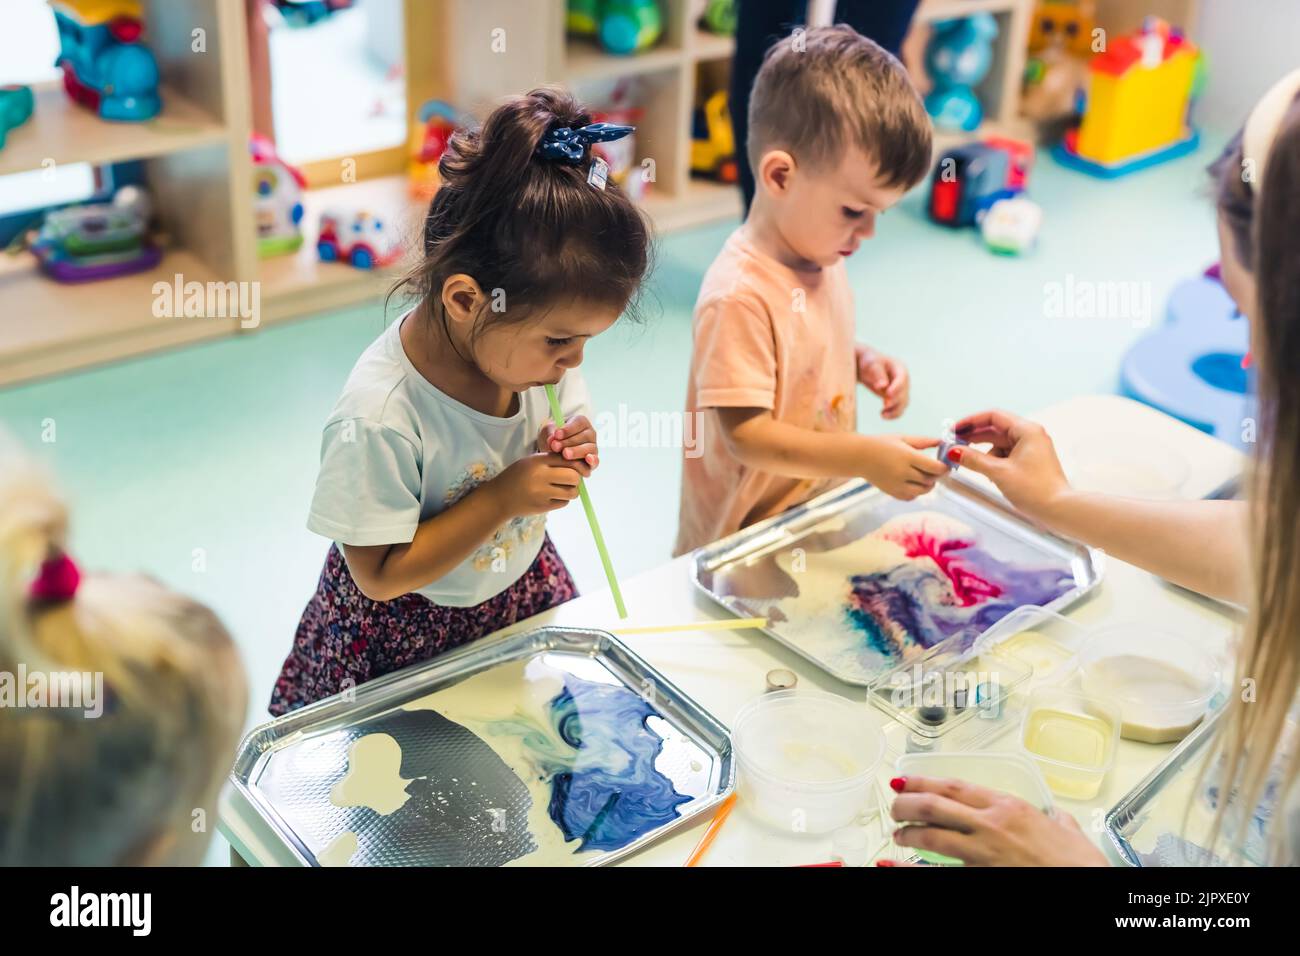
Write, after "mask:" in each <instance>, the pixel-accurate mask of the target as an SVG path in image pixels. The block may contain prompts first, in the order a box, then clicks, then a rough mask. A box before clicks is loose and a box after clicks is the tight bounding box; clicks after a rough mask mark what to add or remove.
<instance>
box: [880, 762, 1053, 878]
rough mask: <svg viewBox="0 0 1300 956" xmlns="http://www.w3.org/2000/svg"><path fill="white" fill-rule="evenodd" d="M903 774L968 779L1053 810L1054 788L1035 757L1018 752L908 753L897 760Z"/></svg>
mask: <svg viewBox="0 0 1300 956" xmlns="http://www.w3.org/2000/svg"><path fill="white" fill-rule="evenodd" d="M895 766H896V767H897V768H898V773H899V776H903V777H939V778H943V779H952V780H964V781H966V782H967V783H973V784H975V785H976V786H980V787H988V788H989V789H990V790H1001V791H1003V792H1004V793H1009V794H1011V795H1012V796H1015V797H1019V798H1020V799H1022V800H1025V801H1027V802H1029V803H1032V804H1033V805H1034V806H1036V807H1038V809H1040V810H1042V811H1043V812H1044V813H1049V812H1051V809H1052V791H1051V790H1049V789H1048V787H1047V783H1046V781H1044V780H1043V775H1042V773H1040V772H1039V770H1038V767H1037V765H1035V763H1034V761H1033V760H1031V759H1029V758H1028V757H1026V756H1025V755H1024V754H1018V753H969V752H968V753H949V754H905V755H903V756H902V757H899V758H898V762H897V763H896V764H895ZM916 852H917V855H918V856H920V857H921V859H923V860H929V861H930V862H931V863H940V864H944V865H946V866H952V865H957V866H960V865H961V860H957V859H954V858H952V857H950V856H944V855H943V854H942V853H934V852H932V851H930V850H917V851H916Z"/></svg>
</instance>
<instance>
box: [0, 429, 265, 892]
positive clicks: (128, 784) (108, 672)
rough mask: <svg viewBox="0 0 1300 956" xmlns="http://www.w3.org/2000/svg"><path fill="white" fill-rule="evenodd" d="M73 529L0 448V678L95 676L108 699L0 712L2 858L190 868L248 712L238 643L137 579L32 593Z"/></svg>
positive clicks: (46, 490)
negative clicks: (58, 597)
mask: <svg viewBox="0 0 1300 956" xmlns="http://www.w3.org/2000/svg"><path fill="white" fill-rule="evenodd" d="M0 437H2V436H0ZM66 528H67V511H66V509H65V507H64V504H63V502H62V501H61V500H60V499H59V497H58V496H57V495H56V494H55V493H54V492H53V491H52V490H51V488H50V483H49V481H47V480H46V479H45V477H44V476H43V475H42V473H41V472H40V471H38V470H37V469H35V468H34V467H32V466H31V465H30V464H28V463H26V462H24V461H23V460H22V459H21V457H20V456H17V455H15V454H14V453H13V452H12V451H9V450H7V449H6V448H4V447H0V672H4V673H7V674H8V675H9V676H10V677H11V679H13V676H14V675H16V674H17V673H18V672H19V670H20V667H21V669H22V670H23V671H24V672H25V673H27V674H32V673H36V672H43V673H45V674H47V675H48V674H62V673H68V672H81V673H93V674H99V675H102V682H103V683H102V687H103V697H104V698H106V701H107V702H106V704H104V709H103V713H102V714H101V715H99V716H97V717H95V716H90V715H89V714H88V713H87V712H86V711H84V710H82V709H72V708H66V707H48V706H47V707H9V706H0V865H6V866H8V865H32V864H37V865H71V866H83V865H92V866H95V865H123V864H143V863H155V864H175V865H181V864H196V863H198V862H200V861H201V859H202V857H203V853H204V850H205V849H206V847H207V843H208V838H209V834H210V833H211V830H212V827H213V826H214V825H215V822H216V821H215V816H214V811H215V807H214V804H215V801H216V796H217V793H218V790H219V788H220V784H221V781H222V780H223V779H224V777H225V774H226V772H227V770H228V768H229V766H230V762H231V760H232V759H233V752H234V748H235V746H236V744H237V742H238V735H239V731H240V728H241V726H242V724H243V719H244V715H245V710H246V707H247V690H246V687H245V684H244V675H243V669H242V667H241V666H240V663H239V660H238V656H237V654H236V653H235V649H234V645H233V643H232V641H231V639H230V635H229V634H228V633H227V631H226V629H225V628H224V627H223V626H222V624H221V622H220V621H219V620H218V619H217V617H216V615H214V614H213V613H212V612H211V611H210V610H208V609H207V608H206V607H204V606H203V605H201V604H199V603H197V602H196V601H193V600H191V599H190V598H187V597H184V596H182V595H179V594H176V593H175V592H173V591H170V590H168V589H167V588H165V587H163V586H162V585H161V584H159V583H158V582H156V581H154V580H151V579H149V578H145V577H141V576H138V575H117V574H87V575H85V576H84V577H83V579H82V582H81V585H80V587H78V588H77V590H76V594H75V596H74V597H73V598H72V599H70V600H67V601H59V602H46V603H38V602H34V601H33V600H31V599H30V598H29V596H28V589H29V587H30V583H31V581H32V580H33V578H34V577H35V575H36V574H37V572H38V570H39V568H40V565H41V563H42V562H43V561H45V560H46V559H47V558H48V557H49V556H51V555H57V554H59V553H60V552H61V550H62V548H63V546H64V540H65V535H66ZM23 692H24V690H23V688H22V687H19V688H18V693H20V694H21V693H23Z"/></svg>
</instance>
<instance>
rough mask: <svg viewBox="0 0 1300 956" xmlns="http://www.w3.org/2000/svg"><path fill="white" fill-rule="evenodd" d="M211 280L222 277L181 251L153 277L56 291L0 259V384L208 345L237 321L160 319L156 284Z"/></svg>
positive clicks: (20, 264) (24, 267)
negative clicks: (1, 314) (207, 341)
mask: <svg viewBox="0 0 1300 956" xmlns="http://www.w3.org/2000/svg"><path fill="white" fill-rule="evenodd" d="M177 273H180V274H182V275H183V276H184V278H185V281H191V280H196V281H199V282H208V281H216V280H219V279H221V276H220V275H219V274H218V273H216V272H214V271H213V270H212V269H211V268H209V267H208V266H207V265H206V264H205V263H204V262H203V260H201V259H200V258H198V257H197V256H196V255H194V254H193V253H192V252H188V251H186V250H184V249H179V250H172V251H170V252H168V253H167V254H166V255H165V256H164V257H163V260H162V263H161V264H160V265H159V267H158V269H157V270H156V271H153V272H143V273H138V274H136V275H130V276H119V277H117V278H114V279H105V280H102V281H99V282H88V283H84V284H80V285H60V284H59V283H56V282H53V281H51V280H50V279H48V278H46V277H45V276H44V275H42V274H41V273H40V272H39V271H38V270H37V269H36V268H35V266H34V265H32V264H31V263H30V262H29V261H27V260H26V258H24V259H23V260H0V302H3V303H4V321H3V325H2V326H0V383H3V384H10V383H13V382H19V381H25V380H27V379H33V378H40V377H43V376H47V375H54V374H57V373H60V372H67V371H70V370H72V369H77V368H81V367H84V366H89V365H97V364H99V363H101V362H107V361H112V360H115V359H120V358H124V357H126V356H129V355H137V354H140V353H142V352H148V351H152V350H155V349H161V348H170V347H174V346H178V345H186V344H189V343H192V342H199V341H203V340H205V339H213V338H218V337H222V336H226V335H230V334H231V333H232V332H234V331H236V330H237V329H238V327H239V326H238V320H236V319H216V318H188V319H187V318H181V317H172V318H158V317H156V316H155V315H154V314H153V313H154V310H153V304H154V300H155V295H154V291H153V288H154V283H156V282H168V283H171V282H173V281H174V278H173V277H174V276H175V275H176V274H177Z"/></svg>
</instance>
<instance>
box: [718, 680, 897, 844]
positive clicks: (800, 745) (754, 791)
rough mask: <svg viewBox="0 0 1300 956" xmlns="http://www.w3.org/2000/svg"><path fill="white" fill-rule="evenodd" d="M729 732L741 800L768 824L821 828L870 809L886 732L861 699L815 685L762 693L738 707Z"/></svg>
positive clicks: (809, 830)
mask: <svg viewBox="0 0 1300 956" xmlns="http://www.w3.org/2000/svg"><path fill="white" fill-rule="evenodd" d="M731 735H732V741H733V744H734V746H735V749H736V763H737V770H738V776H737V789H738V791H739V793H740V796H741V799H742V801H743V802H744V803H745V804H746V805H747V806H748V807H749V808H750V809H751V810H752V811H753V813H754V814H755V815H756V816H758V817H759V818H761V819H762V820H764V821H765V822H767V823H768V824H770V825H772V826H774V827H776V828H778V829H781V830H784V831H786V832H793V833H801V832H802V833H828V832H830V831H831V830H834V829H836V828H837V827H841V826H844V825H845V824H847V823H849V822H851V821H853V820H855V819H857V818H858V817H859V816H860V815H861V814H862V813H863V811H865V810H874V809H875V807H876V802H877V801H876V796H875V794H876V779H875V778H876V773H877V770H878V769H879V767H880V762H881V759H882V758H883V757H884V753H885V739H884V734H883V732H882V731H881V728H880V723H879V721H878V719H877V718H876V717H875V715H874V714H872V712H871V711H870V709H869V708H868V707H867V706H866V705H865V704H862V703H856V702H854V701H850V700H846V699H845V698H843V697H839V696H837V695H835V694H827V693H822V692H820V691H810V690H782V691H774V692H769V693H766V694H763V695H762V696H761V697H759V698H757V699H755V700H753V701H751V702H750V703H748V704H746V705H745V706H744V707H742V708H741V709H740V712H739V713H738V714H736V718H735V721H734V722H733V724H732V731H731Z"/></svg>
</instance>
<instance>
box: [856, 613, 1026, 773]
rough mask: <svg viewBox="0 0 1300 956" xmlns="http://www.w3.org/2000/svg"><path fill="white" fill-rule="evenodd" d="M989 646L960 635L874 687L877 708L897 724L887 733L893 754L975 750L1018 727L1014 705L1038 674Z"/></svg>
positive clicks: (895, 670)
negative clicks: (1013, 700) (1018, 692)
mask: <svg viewBox="0 0 1300 956" xmlns="http://www.w3.org/2000/svg"><path fill="white" fill-rule="evenodd" d="M985 646H986V645H985V644H984V642H983V641H982V639H980V640H976V639H975V638H973V637H972V636H971V635H968V634H958V635H955V636H953V637H951V638H949V639H948V640H946V641H943V642H941V643H939V644H936V645H935V646H934V647H933V648H931V649H930V650H929V651H928V652H926V654H925V655H924V656H923V657H921V658H920V659H917V660H912V661H906V662H904V663H902V664H899V665H897V666H895V667H893V668H891V669H890V670H888V671H886V672H885V673H884V674H882V675H881V676H880V678H879V679H878V680H876V682H875V683H873V684H872V685H871V688H870V690H869V692H868V699H869V700H870V701H871V703H872V705H873V706H875V707H877V708H879V709H880V710H882V711H884V712H885V713H886V714H888V715H889V716H890V717H891V718H893V721H896V722H897V723H893V722H891V724H890V727H889V729H888V731H887V735H888V744H889V748H890V750H891V752H893V753H895V754H900V753H917V752H940V751H943V752H949V751H954V750H968V749H973V748H975V747H980V746H984V745H986V744H987V743H988V742H989V741H990V740H993V739H995V738H996V737H997V736H999V735H1000V734H1001V733H1003V732H1005V731H1007V730H1010V729H1012V728H1013V727H1014V726H1015V718H1014V717H1013V716H1011V715H1010V714H1009V713H1008V702H1009V701H1010V699H1011V698H1012V695H1013V694H1014V692H1015V691H1016V689H1017V688H1018V687H1020V686H1021V685H1022V684H1024V682H1025V681H1027V680H1028V679H1029V678H1030V676H1031V675H1032V674H1033V670H1032V668H1030V667H1029V666H1027V665H1025V664H1024V663H1022V662H1020V661H1016V660H1013V659H1011V658H1005V657H1002V656H1001V655H1000V654H997V653H985V652H983V651H982V648H985Z"/></svg>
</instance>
